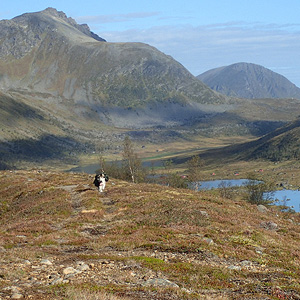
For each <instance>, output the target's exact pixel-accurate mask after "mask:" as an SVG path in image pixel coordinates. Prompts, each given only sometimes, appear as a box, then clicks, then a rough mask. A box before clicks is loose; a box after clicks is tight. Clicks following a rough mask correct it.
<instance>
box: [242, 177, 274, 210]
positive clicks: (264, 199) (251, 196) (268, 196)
mask: <svg viewBox="0 0 300 300" xmlns="http://www.w3.org/2000/svg"><path fill="white" fill-rule="evenodd" d="M244 186H245V191H246V193H245V199H246V200H247V201H248V202H250V203H252V204H257V205H259V204H269V203H272V202H273V200H272V196H273V194H274V192H273V190H274V184H273V183H267V182H263V181H260V180H259V179H258V178H257V177H256V176H255V174H252V173H251V174H249V175H248V178H247V181H246V182H245V184H244Z"/></svg>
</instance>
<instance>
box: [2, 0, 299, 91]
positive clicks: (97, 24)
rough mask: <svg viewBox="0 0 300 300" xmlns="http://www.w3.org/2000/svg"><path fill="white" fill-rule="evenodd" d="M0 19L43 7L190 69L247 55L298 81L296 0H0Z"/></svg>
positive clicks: (108, 37) (200, 69)
mask: <svg viewBox="0 0 300 300" xmlns="http://www.w3.org/2000/svg"><path fill="white" fill-rule="evenodd" d="M1 3H2V5H1V9H0V20H2V19H11V18H13V17H16V16H19V15H21V14H23V13H26V12H36V11H41V10H44V9H45V8H47V7H53V8H56V9H57V10H58V11H63V12H64V13H65V14H66V15H67V17H72V18H73V19H75V20H76V22H77V23H79V24H88V26H89V27H90V29H91V31H93V32H95V33H96V34H98V35H99V36H100V37H102V38H104V39H106V40H107V41H108V42H143V43H147V44H149V45H151V46H154V47H156V48H157V49H158V50H160V51H162V52H164V53H165V54H167V55H171V56H172V57H173V58H174V59H176V60H177V61H178V62H180V63H181V64H182V65H183V66H184V67H185V68H187V69H188V70H189V71H190V72H191V73H192V74H193V75H195V76H197V75H199V74H202V73H203V72H205V71H208V70H210V69H213V68H218V67H222V66H227V65H231V64H234V63H238V62H247V63H254V64H258V65H261V66H263V67H265V68H268V69H270V70H272V71H274V72H276V73H279V74H281V75H283V76H285V77H286V78H287V79H288V80H290V81H291V82H292V83H294V84H296V85H297V86H298V87H300V18H299V11H300V0H151V1H150V0H149V1H143V0H129V1H127V0H110V1H107V0H105V1H104V0H103V1H102V0H89V1H78V0H60V1H57V0H53V1H51V0H43V1H40V0H26V1H24V0H1Z"/></svg>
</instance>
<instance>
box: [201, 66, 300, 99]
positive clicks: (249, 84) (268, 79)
mask: <svg viewBox="0 0 300 300" xmlns="http://www.w3.org/2000/svg"><path fill="white" fill-rule="evenodd" d="M197 78H198V79H200V80H201V81H202V82H204V83H205V84H207V85H208V86H209V87H210V88H212V89H213V90H215V91H217V92H219V93H222V94H224V95H227V96H234V97H240V98H247V99H258V98H297V99H300V88H298V87H297V86H296V85H294V84H293V83H291V82H290V81H289V80H288V79H287V78H285V77H284V76H282V75H280V74H278V73H275V72H273V71H271V70H269V69H266V68H264V67H262V66H259V65H256V64H250V63H236V64H232V65H230V66H225V67H220V68H216V69H212V70H209V71H207V72H205V73H203V74H201V75H198V76H197Z"/></svg>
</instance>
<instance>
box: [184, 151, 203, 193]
mask: <svg viewBox="0 0 300 300" xmlns="http://www.w3.org/2000/svg"><path fill="white" fill-rule="evenodd" d="M202 165H203V164H202V161H201V159H200V157H199V156H198V155H194V156H193V157H192V158H191V159H190V160H189V161H188V162H187V166H188V169H187V171H188V176H189V181H190V183H191V184H192V185H193V187H194V189H195V190H196V191H198V189H199V187H200V183H199V180H200V177H201V167H202Z"/></svg>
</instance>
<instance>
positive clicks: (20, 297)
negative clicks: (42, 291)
mask: <svg viewBox="0 0 300 300" xmlns="http://www.w3.org/2000/svg"><path fill="white" fill-rule="evenodd" d="M22 298H24V296H23V295H22V294H19V293H14V294H12V296H11V299H22Z"/></svg>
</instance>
